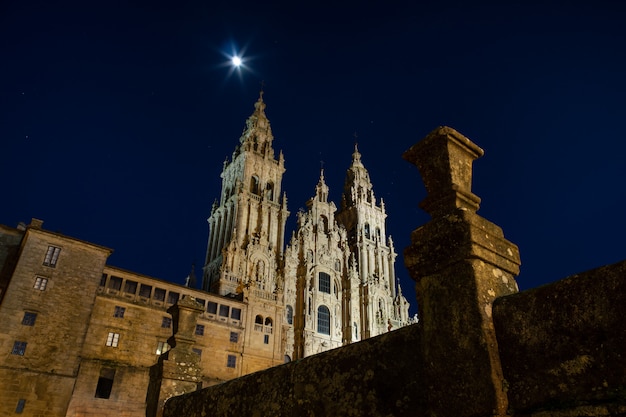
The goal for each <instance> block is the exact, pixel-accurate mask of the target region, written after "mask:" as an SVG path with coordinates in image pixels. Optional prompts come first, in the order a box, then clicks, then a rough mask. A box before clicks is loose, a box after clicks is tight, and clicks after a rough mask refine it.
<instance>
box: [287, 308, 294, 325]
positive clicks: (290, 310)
mask: <svg viewBox="0 0 626 417" xmlns="http://www.w3.org/2000/svg"><path fill="white" fill-rule="evenodd" d="M287 323H288V324H293V307H292V306H290V305H288V306H287Z"/></svg>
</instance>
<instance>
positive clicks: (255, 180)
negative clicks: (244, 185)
mask: <svg viewBox="0 0 626 417" xmlns="http://www.w3.org/2000/svg"><path fill="white" fill-rule="evenodd" d="M250 192H251V193H252V194H256V195H259V177H257V176H256V175H253V176H252V178H250Z"/></svg>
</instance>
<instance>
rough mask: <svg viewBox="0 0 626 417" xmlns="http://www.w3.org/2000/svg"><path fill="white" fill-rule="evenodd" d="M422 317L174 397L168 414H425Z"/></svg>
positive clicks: (170, 401)
mask: <svg viewBox="0 0 626 417" xmlns="http://www.w3.org/2000/svg"><path fill="white" fill-rule="evenodd" d="M419 333H420V332H419V328H418V325H412V326H408V327H405V328H402V329H399V330H396V331H393V332H391V333H387V334H384V335H381V336H377V337H374V338H371V339H367V340H365V341H363V342H359V343H355V344H351V345H348V346H346V347H344V348H341V349H335V350H331V351H328V352H324V353H320V354H318V355H314V356H310V357H307V358H305V359H302V360H299V361H296V362H291V363H288V364H285V365H281V366H278V367H275V368H271V369H268V370H266V371H262V372H257V373H254V374H251V375H247V376H244V377H241V378H239V379H235V380H232V381H228V382H225V383H223V384H220V385H216V386H214V387H210V388H207V389H203V390H200V391H197V392H193V393H190V394H186V395H183V396H180V397H175V398H171V399H170V400H169V401H168V402H167V403H165V413H164V415H166V416H188V417H192V416H193V417H196V416H259V417H261V416H290V417H302V416H416V415H424V416H425V415H426V414H425V401H426V399H425V397H424V396H423V395H422V394H423V393H424V392H425V391H424V389H423V388H424V386H423V384H424V383H423V381H422V374H421V369H423V368H424V367H423V363H422V362H421V360H420V358H421V357H422V354H421V352H420V346H421V342H420V335H419Z"/></svg>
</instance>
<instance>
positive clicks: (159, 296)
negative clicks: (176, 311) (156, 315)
mask: <svg viewBox="0 0 626 417" xmlns="http://www.w3.org/2000/svg"><path fill="white" fill-rule="evenodd" d="M154 299H155V300H159V301H165V290H164V289H163V288H155V289H154Z"/></svg>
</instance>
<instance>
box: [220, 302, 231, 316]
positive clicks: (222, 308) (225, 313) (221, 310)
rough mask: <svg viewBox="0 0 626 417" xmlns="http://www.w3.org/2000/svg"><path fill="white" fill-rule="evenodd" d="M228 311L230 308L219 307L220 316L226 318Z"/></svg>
mask: <svg viewBox="0 0 626 417" xmlns="http://www.w3.org/2000/svg"><path fill="white" fill-rule="evenodd" d="M229 311H230V307H229V306H225V305H220V316H222V317H228V313H229Z"/></svg>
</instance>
